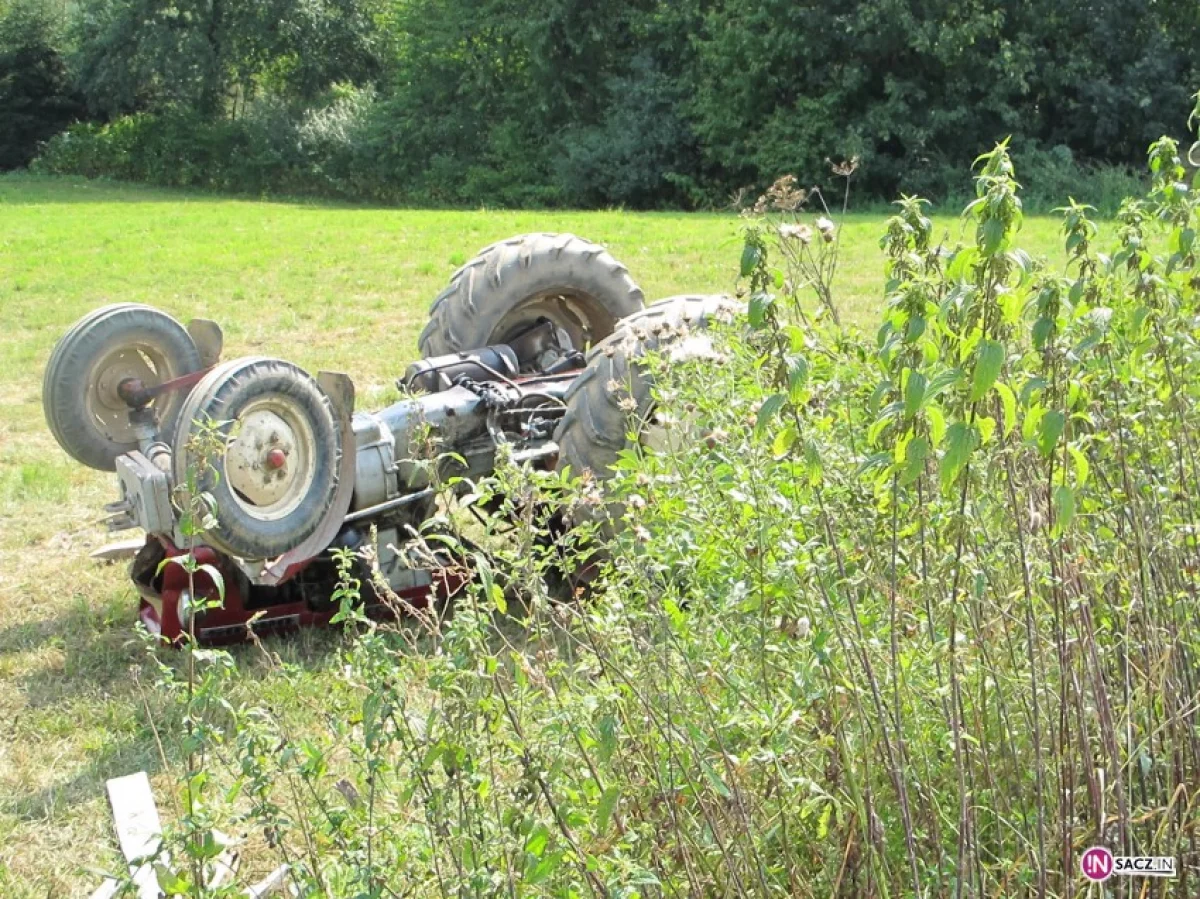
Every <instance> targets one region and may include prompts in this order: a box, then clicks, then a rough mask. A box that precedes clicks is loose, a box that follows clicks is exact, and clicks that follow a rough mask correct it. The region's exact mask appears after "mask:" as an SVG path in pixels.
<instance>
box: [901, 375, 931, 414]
mask: <svg viewBox="0 0 1200 899" xmlns="http://www.w3.org/2000/svg"><path fill="white" fill-rule="evenodd" d="M926 383H927V382H926V380H925V376H924V375H923V374H921V373H920V372H919V371H910V372H909V373H908V380H906V381H905V382H904V416H905V418H912V417H913V416H914V415H916V414H917V411H918V410H919V409H920V408H921V402H922V401H923V400H924V399H925V385H926Z"/></svg>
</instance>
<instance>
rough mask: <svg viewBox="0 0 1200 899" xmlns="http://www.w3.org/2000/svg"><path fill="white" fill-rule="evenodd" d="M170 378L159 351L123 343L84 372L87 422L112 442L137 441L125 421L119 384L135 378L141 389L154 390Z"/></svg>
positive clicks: (167, 364) (126, 408)
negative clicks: (85, 373)
mask: <svg viewBox="0 0 1200 899" xmlns="http://www.w3.org/2000/svg"><path fill="white" fill-rule="evenodd" d="M172 377H173V375H172V371H171V365H170V362H169V361H168V359H167V357H166V355H165V354H163V352H162V351H161V350H160V349H159V348H158V347H155V346H152V345H150V344H134V345H129V344H125V345H122V346H119V347H117V348H115V349H113V350H110V351H109V352H107V353H105V354H104V355H103V356H101V357H100V358H99V359H97V360H96V362H95V363H94V364H93V365H92V367H91V369H90V371H89V372H88V378H87V391H86V394H85V396H84V405H85V407H86V409H87V414H88V419H89V420H90V421H92V422H94V423H95V426H96V428H97V430H98V431H99V432H100V433H101V434H102V435H103V436H104V437H106V438H107V439H109V440H111V441H112V442H113V443H133V442H135V441H136V440H137V434H136V433H135V432H134V429H133V425H132V424H131V423H130V421H129V404H128V403H126V402H125V400H123V399H122V398H121V395H120V392H119V388H120V386H121V382H122V381H125V380H128V379H137V380H139V381H141V382H142V385H143V386H144V387H156V386H158V385H159V384H161V383H163V382H164V381H169V380H170V379H171V378H172Z"/></svg>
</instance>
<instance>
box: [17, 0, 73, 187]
mask: <svg viewBox="0 0 1200 899" xmlns="http://www.w3.org/2000/svg"><path fill="white" fill-rule="evenodd" d="M57 30H58V28H57V23H56V22H55V21H54V20H53V19H52V18H51V17H50V15H49V13H48V12H47V11H46V10H45V9H44V8H42V7H40V6H34V5H31V4H28V3H17V4H14V5H13V6H11V7H9V8H8V9H7V10H6V11H5V12H4V14H3V15H2V16H0V171H3V170H6V169H16V168H23V167H25V166H26V165H28V164H29V162H30V161H31V160H32V159H33V158H34V156H35V155H36V154H37V152H38V148H39V145H40V144H41V143H42V142H43V141H45V140H46V139H48V138H50V137H51V136H53V135H55V134H57V133H58V132H60V131H62V130H63V128H65V127H66V126H67V125H68V124H69V123H71V122H72V121H74V120H75V119H76V118H78V117H79V116H81V115H82V114H83V104H82V102H81V101H80V99H79V97H78V95H77V94H76V92H75V89H74V87H73V85H72V83H71V79H70V77H69V76H68V72H67V67H66V63H65V62H64V60H63V58H62V56H61V54H60V53H59V49H58V46H57V44H58V38H59V36H58V34H57Z"/></svg>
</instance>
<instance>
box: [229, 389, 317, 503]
mask: <svg viewBox="0 0 1200 899" xmlns="http://www.w3.org/2000/svg"><path fill="white" fill-rule="evenodd" d="M237 428H238V430H237V436H236V437H235V438H234V439H233V440H231V441H230V443H229V446H228V448H227V449H226V451H225V476H226V477H227V478H228V479H229V486H230V488H231V489H232V493H233V497H234V500H235V501H236V502H237V504H238V505H239V506H241V507H242V509H243V510H245V512H246V513H247V514H249V515H250V516H252V517H254V518H256V519H258V520H259V521H277V520H279V519H281V518H286V517H287V516H288V515H290V514H291V513H292V512H294V511H295V510H296V509H297V508H299V506H300V504H301V503H302V502H304V499H305V497H307V496H308V494H309V493H310V492H311V490H312V487H313V483H314V481H315V479H316V454H315V452H314V449H313V448H314V446H315V444H316V435H315V433H314V431H313V427H312V424H311V423H310V422H309V420H308V417H307V416H306V415H305V414H304V411H303V409H302V408H301V407H300V405H299V404H298V403H296V402H295V401H293V400H291V399H290V398H288V397H285V396H271V397H264V398H262V399H258V400H254V401H253V402H251V403H248V404H247V405H246V407H245V408H244V409H243V410H242V411H241V413H239V415H238V417H237Z"/></svg>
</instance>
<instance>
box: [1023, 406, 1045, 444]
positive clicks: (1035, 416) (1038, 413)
mask: <svg viewBox="0 0 1200 899" xmlns="http://www.w3.org/2000/svg"><path fill="white" fill-rule="evenodd" d="M1045 414H1046V409H1045V407H1044V406H1042V405H1041V404H1040V403H1034V404H1033V405H1032V406H1030V407H1029V409H1028V410H1026V412H1025V420H1024V421H1023V422H1021V436H1022V437H1023V438H1025V439H1026V440H1028V441H1031V442H1032V441H1033V438H1034V435H1036V434H1037V433H1038V428H1039V427H1040V426H1041V423H1042V418H1043V416H1045Z"/></svg>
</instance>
